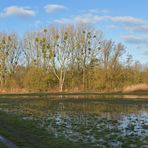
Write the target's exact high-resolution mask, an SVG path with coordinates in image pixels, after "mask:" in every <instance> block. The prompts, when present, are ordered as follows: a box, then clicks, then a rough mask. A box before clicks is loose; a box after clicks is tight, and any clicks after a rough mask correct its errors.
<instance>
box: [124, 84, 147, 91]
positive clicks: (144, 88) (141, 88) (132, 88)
mask: <svg viewBox="0 0 148 148" xmlns="http://www.w3.org/2000/svg"><path fill="white" fill-rule="evenodd" d="M123 91H124V92H142V91H146V92H148V85H147V84H136V85H131V86H128V87H126V88H124V90H123Z"/></svg>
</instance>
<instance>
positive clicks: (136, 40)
mask: <svg viewBox="0 0 148 148" xmlns="http://www.w3.org/2000/svg"><path fill="white" fill-rule="evenodd" d="M122 39H123V40H124V41H125V42H126V43H129V44H138V45H139V44H143V45H148V36H138V37H137V36H134V35H128V36H123V37H122Z"/></svg>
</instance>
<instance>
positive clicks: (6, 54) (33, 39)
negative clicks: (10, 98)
mask: <svg viewBox="0 0 148 148" xmlns="http://www.w3.org/2000/svg"><path fill="white" fill-rule="evenodd" d="M123 57H124V58H123ZM138 83H148V67H143V66H142V65H141V64H140V63H139V62H134V61H133V58H132V56H131V55H126V51H125V47H124V46H123V45H122V44H121V43H117V44H116V43H115V42H113V41H111V40H105V39H104V38H103V37H102V32H100V31H98V30H96V29H94V28H91V27H88V26H79V25H77V26H71V25H68V26H63V27H54V26H50V27H48V28H45V29H39V30H37V31H34V32H28V33H26V34H25V35H24V38H23V39H20V38H18V37H17V35H16V34H15V33H13V34H5V33H0V87H1V89H8V90H10V89H14V88H16V89H17V88H18V89H25V90H27V91H115V90H122V89H123V87H125V86H128V85H131V84H138Z"/></svg>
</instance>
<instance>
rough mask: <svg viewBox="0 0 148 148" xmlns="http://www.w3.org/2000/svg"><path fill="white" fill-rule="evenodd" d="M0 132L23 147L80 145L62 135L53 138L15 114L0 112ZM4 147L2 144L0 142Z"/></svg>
mask: <svg viewBox="0 0 148 148" xmlns="http://www.w3.org/2000/svg"><path fill="white" fill-rule="evenodd" d="M0 134H1V135H3V136H5V137H6V138H8V139H9V140H11V141H12V142H14V143H15V144H16V145H17V146H19V147H23V148H41V147H43V148H49V147H52V148H62V147H63V148H66V147H67V148H69V147H81V145H80V144H78V143H72V142H69V141H68V140H66V139H64V138H63V137H60V138H55V137H54V136H52V135H51V134H49V133H47V132H46V131H45V130H43V129H41V128H37V127H36V125H35V122H32V121H27V120H22V119H20V118H18V117H16V116H12V115H11V116H10V115H8V114H6V113H4V112H0ZM0 147H2V148H3V147H4V144H2V143H1V144H0Z"/></svg>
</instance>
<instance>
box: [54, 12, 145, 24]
mask: <svg viewBox="0 0 148 148" xmlns="http://www.w3.org/2000/svg"><path fill="white" fill-rule="evenodd" d="M102 21H111V22H115V23H122V24H133V25H135V24H136V25H137V24H143V23H144V22H145V21H144V20H142V19H139V18H135V17H132V16H99V15H94V14H92V13H87V14H82V15H77V16H72V17H70V18H62V19H59V20H55V22H58V23H62V24H65V23H86V24H94V23H98V22H102Z"/></svg>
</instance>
